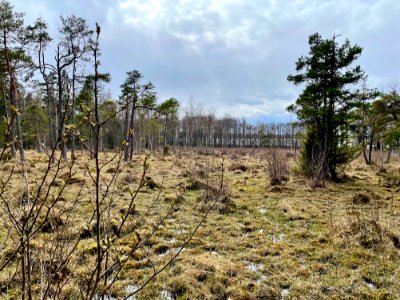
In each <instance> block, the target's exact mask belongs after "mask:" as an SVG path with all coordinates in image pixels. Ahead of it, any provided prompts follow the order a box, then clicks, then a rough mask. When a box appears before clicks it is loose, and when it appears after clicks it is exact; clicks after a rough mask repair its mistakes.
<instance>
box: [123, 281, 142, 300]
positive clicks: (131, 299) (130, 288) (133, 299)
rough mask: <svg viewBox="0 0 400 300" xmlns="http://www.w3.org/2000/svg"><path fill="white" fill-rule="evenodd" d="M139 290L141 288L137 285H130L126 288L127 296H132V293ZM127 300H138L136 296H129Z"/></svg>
mask: <svg viewBox="0 0 400 300" xmlns="http://www.w3.org/2000/svg"><path fill="white" fill-rule="evenodd" d="M138 288H139V287H138V286H137V285H134V284H129V285H128V286H127V287H126V288H125V291H126V294H127V295H129V294H132V293H133V292H134V291H136V290H137V289H138ZM127 300H136V296H135V295H132V296H129V297H128V298H127Z"/></svg>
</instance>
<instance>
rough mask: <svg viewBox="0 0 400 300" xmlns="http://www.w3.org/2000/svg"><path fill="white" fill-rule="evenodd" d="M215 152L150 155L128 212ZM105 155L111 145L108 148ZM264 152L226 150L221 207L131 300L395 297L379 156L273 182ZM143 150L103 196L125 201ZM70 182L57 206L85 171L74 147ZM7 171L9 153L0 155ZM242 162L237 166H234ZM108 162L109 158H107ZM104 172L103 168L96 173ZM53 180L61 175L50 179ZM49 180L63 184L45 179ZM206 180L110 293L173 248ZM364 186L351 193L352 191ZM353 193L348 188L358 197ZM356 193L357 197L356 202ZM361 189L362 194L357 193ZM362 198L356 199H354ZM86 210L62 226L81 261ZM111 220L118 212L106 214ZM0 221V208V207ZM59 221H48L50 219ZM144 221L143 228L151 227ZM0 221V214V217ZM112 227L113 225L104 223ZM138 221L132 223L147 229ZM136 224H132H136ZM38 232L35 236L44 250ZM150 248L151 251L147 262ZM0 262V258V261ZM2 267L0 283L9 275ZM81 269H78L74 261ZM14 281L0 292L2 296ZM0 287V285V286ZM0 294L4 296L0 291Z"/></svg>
mask: <svg viewBox="0 0 400 300" xmlns="http://www.w3.org/2000/svg"><path fill="white" fill-rule="evenodd" d="M219 154H220V152H218V151H207V152H204V151H196V152H195V151H179V152H178V153H176V154H175V156H173V155H172V156H168V157H166V158H164V159H163V158H162V157H161V156H153V157H152V158H151V160H150V168H149V171H148V174H147V176H148V179H147V180H148V181H149V182H150V181H151V180H152V181H154V183H155V184H156V185H155V186H153V184H151V183H149V185H148V186H147V187H145V188H144V190H143V192H142V193H140V197H139V199H138V200H137V201H136V206H135V211H133V212H132V214H131V217H132V219H133V220H134V219H135V218H139V217H140V214H141V213H143V212H144V211H145V210H146V208H147V206H148V204H149V201H150V199H153V198H154V197H156V195H157V194H158V193H160V192H161V194H162V196H161V197H160V199H162V201H160V202H158V203H157V205H156V207H155V211H154V212H153V214H152V215H150V216H149V218H150V220H149V224H150V225H151V222H152V221H151V219H152V218H153V217H155V215H156V213H157V212H158V211H162V210H163V209H164V208H165V207H166V206H167V205H168V203H169V202H170V201H173V200H171V199H176V197H178V196H179V195H180V191H181V190H182V189H186V188H187V187H188V186H190V185H191V184H193V182H196V180H197V181H198V182H201V183H203V184H206V183H207V180H208V177H207V176H208V175H209V174H214V173H218V168H219V161H220V158H219V156H218V155H219ZM107 155H109V154H107ZM264 156H265V153H263V152H262V150H257V151H251V150H245V149H244V150H243V149H240V150H235V151H233V150H232V151H230V152H229V151H228V152H227V153H226V154H225V157H226V170H227V171H226V180H227V182H228V183H229V186H230V192H229V196H230V201H232V203H234V209H232V210H231V211H230V212H229V213H222V212H220V211H218V210H214V211H212V212H211V214H210V215H209V217H208V219H207V221H206V223H205V225H204V226H203V227H201V229H200V230H199V231H198V233H197V234H196V236H195V238H194V239H193V241H192V242H191V243H190V245H189V247H188V248H187V249H185V250H184V251H183V252H182V254H181V255H180V256H179V257H178V259H177V261H175V262H174V264H173V265H171V266H170V267H169V268H168V269H167V270H166V271H165V272H164V273H162V274H161V275H160V277H158V279H157V280H156V281H154V282H153V283H152V284H151V285H150V286H148V287H147V288H146V289H145V290H143V291H142V292H140V294H139V295H137V297H136V298H137V299H283V298H285V299H295V298H297V299H325V298H329V299H338V298H350V299H359V298H362V299H396V298H399V297H400V276H399V272H400V264H399V263H398V262H399V261H400V260H399V258H400V257H399V256H400V250H399V247H400V245H399V237H400V216H399V214H400V193H399V190H398V189H399V187H395V186H393V187H385V186H384V184H383V180H384V179H383V178H384V176H382V175H378V174H381V173H379V169H380V168H381V166H366V165H364V164H363V162H362V160H356V161H355V162H353V163H352V164H351V165H350V166H349V167H348V168H346V170H345V172H346V176H347V179H346V181H345V182H343V183H340V184H333V183H329V184H328V185H327V187H326V188H325V189H317V190H312V189H310V188H309V184H308V183H307V182H306V181H305V180H304V179H303V178H297V177H295V176H294V175H293V174H290V180H289V182H288V183H287V184H286V185H285V187H284V188H282V189H280V190H271V187H270V186H269V178H267V176H266V175H265V171H264V170H265V169H264V168H265V161H264V159H263V157H264ZM28 157H29V159H30V161H31V164H30V170H31V171H30V173H29V176H30V178H31V180H32V181H34V180H36V179H37V180H39V179H40V178H41V176H43V170H44V169H45V162H44V158H43V156H41V155H39V154H37V153H35V152H30V153H29V154H28ZM142 160H143V157H137V158H136V159H135V161H134V162H130V163H127V164H124V166H123V169H122V171H121V174H120V175H119V182H120V184H121V188H120V190H119V191H118V195H117V196H118V197H115V202H114V204H113V205H115V206H116V207H121V209H124V207H125V206H124V204H125V202H126V199H127V198H129V188H130V187H133V186H135V185H137V184H138V183H137V180H138V179H137V178H140V173H141V163H142ZM77 163H78V168H77V169H76V172H77V173H76V174H74V176H73V178H75V181H74V182H71V184H70V185H69V186H68V187H69V188H68V190H67V191H66V192H65V194H64V195H63V197H64V198H65V201H64V202H62V203H61V204H60V205H65V206H68V204H69V203H70V199H71V197H72V196H73V195H74V193H75V192H76V191H77V190H78V189H79V188H80V186H81V185H82V184H84V185H87V186H90V181H89V180H88V178H87V176H86V175H85V171H84V170H85V164H86V165H87V164H89V165H91V164H92V162H90V161H88V159H87V158H86V157H85V156H80V157H78V161H77ZM0 164H1V165H0V170H1V171H0V173H1V176H5V175H6V174H7V172H9V170H10V169H11V168H12V165H13V164H14V162H12V161H11V162H6V163H0ZM242 166H245V168H244V167H242ZM399 166H400V164H399V163H398V162H397V161H395V162H394V163H393V164H392V165H390V166H388V165H385V168H386V173H389V174H392V173H393V175H395V174H396V173H395V172H396V170H399ZM112 167H114V166H109V168H112ZM104 176H111V175H110V173H104ZM60 180H62V178H60ZM12 183H13V184H12V186H13V187H14V189H13V190H10V191H8V193H11V194H16V195H17V194H20V190H19V187H20V185H21V182H20V181H18V178H17V177H16V178H14V179H13V182H12ZM54 184H55V189H57V185H59V184H60V185H61V184H62V182H58V183H54ZM202 188H204V186H201V185H200V186H198V188H196V189H190V190H189V189H188V190H187V191H186V193H185V195H184V197H182V199H180V202H181V203H180V206H179V210H178V211H176V212H175V213H174V214H173V215H172V216H171V217H170V218H169V219H168V220H167V222H166V223H165V224H164V225H163V226H162V227H161V228H160V230H159V231H158V232H157V233H156V235H155V236H154V237H153V238H152V239H151V241H149V245H148V247H146V248H145V249H143V251H139V252H137V253H135V255H134V257H132V258H131V259H130V260H129V262H128V263H127V265H126V268H125V269H124V271H123V273H122V275H121V278H120V282H119V283H118V284H117V285H115V286H114V287H113V291H112V292H113V296H114V297H115V298H120V297H123V296H124V295H125V294H126V292H127V291H129V290H132V289H134V288H135V287H136V286H139V285H140V282H142V281H143V280H144V279H145V278H146V277H147V276H149V275H150V274H151V272H152V270H153V266H154V265H155V266H159V265H161V263H162V262H163V261H165V260H166V259H168V257H170V256H171V255H172V254H173V253H175V252H176V251H177V250H178V248H177V247H179V245H180V242H182V241H184V239H185V237H187V236H188V234H189V233H190V232H191V230H193V228H194V226H195V225H196V223H197V221H198V219H199V218H200V217H201V216H202V212H201V209H200V206H201V202H199V199H202V197H204V195H203V190H202ZM360 194H361V195H363V197H361V198H359V196H357V195H360ZM357 197H358V198H357ZM354 199H361V201H355V200H354ZM365 199H368V200H365ZM364 200H365V201H364ZM91 210H92V206H91V203H90V202H89V200H88V198H83V199H82V200H81V203H80V205H79V208H78V209H77V211H76V214H75V215H74V218H73V220H70V221H69V222H70V224H74V226H72V227H71V228H70V229H69V230H68V233H69V234H71V235H73V234H76V233H81V232H82V231H83V230H84V228H86V230H87V231H88V232H89V233H88V232H87V235H88V237H87V238H85V239H84V240H83V241H81V242H80V244H79V251H78V253H79V255H81V257H82V260H83V261H84V260H85V259H89V260H90V259H91V256H92V254H93V253H94V251H95V248H93V247H95V243H93V242H94V240H93V238H92V237H90V228H91V227H90V226H91V225H90V224H88V223H87V221H88V220H87V214H88V212H90V211H91ZM114 218H119V216H114ZM0 220H1V217H0ZM50 221H52V223H51V224H53V226H57V224H58V223H57V222H56V221H57V220H50ZM150 225H149V226H150ZM0 226H2V223H1V221H0ZM109 226H110V230H112V224H110V225H109ZM1 228H2V230H3V231H1V230H0V253H1V254H0V258H1V257H5V256H6V255H7V253H8V251H10V250H9V249H8V248H5V249H3V248H2V246H1V245H2V241H3V240H4V239H5V238H6V232H5V231H4V229H3V227H1ZM146 228H147V227H146V226H144V227H143V228H142V229H141V231H142V232H143V233H144V232H145V231H146V230H147V229H146ZM142 232H141V233H142ZM46 237H47V236H46V233H42V234H41V235H40V236H39V238H38V239H37V240H35V245H34V246H35V247H37V249H43V247H44V246H45V244H46ZM135 238H136V237H133V236H128V237H126V238H124V239H123V240H121V242H120V244H119V245H118V247H120V249H121V250H123V249H125V248H128V249H129V247H130V246H131V245H132V244H134V243H135V241H134V240H135ZM146 251H148V252H151V258H152V260H151V261H149V255H148V254H149V253H146ZM0 260H1V259H0ZM8 271H10V270H5V271H4V272H3V273H2V274H0V287H1V286H2V281H3V280H5V278H6V277H7V276H8V274H7V273H6V272H8ZM76 272H77V274H74V276H76V277H79V276H80V275H79V272H82V273H84V267H83V266H82V267H77V268H76ZM14 292H15V291H13V290H10V291H7V295H8V296H9V297H11V295H12V294H13V293H14ZM0 293H6V291H1V290H0ZM0 295H5V294H0Z"/></svg>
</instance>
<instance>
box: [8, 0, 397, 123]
mask: <svg viewBox="0 0 400 300" xmlns="http://www.w3.org/2000/svg"><path fill="white" fill-rule="evenodd" d="M11 2H12V4H13V5H14V7H15V10H16V11H22V12H25V13H26V17H25V20H26V23H30V22H33V20H34V19H36V17H38V16H39V15H40V16H42V17H43V18H44V19H46V20H47V21H48V23H49V24H50V31H51V33H52V35H53V37H54V38H55V39H56V37H57V27H58V24H59V16H60V15H63V16H68V15H70V14H75V15H77V16H81V17H84V18H85V19H87V21H88V23H89V24H90V25H92V26H93V27H94V25H95V22H98V23H99V24H100V25H101V27H102V35H101V48H102V52H103V56H102V70H103V71H104V72H109V73H111V75H112V82H111V84H110V85H109V90H110V92H111V94H112V95H113V97H115V98H116V97H118V94H119V86H120V84H121V83H122V82H123V80H124V78H125V73H126V72H127V71H129V70H133V69H137V70H139V71H140V72H142V74H143V75H144V79H145V80H146V81H151V82H152V83H153V84H154V85H155V86H156V89H157V93H158V96H159V99H160V101H162V100H165V99H166V98H168V97H175V98H177V99H178V100H179V101H181V103H183V106H185V105H186V104H187V103H189V100H190V99H194V101H195V102H197V103H201V104H202V106H203V108H204V110H211V111H213V112H215V113H216V114H217V115H225V114H230V115H231V116H236V117H246V118H248V119H249V120H252V121H256V120H267V121H268V120H269V121H280V120H282V121H286V120H289V119H290V116H289V115H288V114H287V113H286V112H285V108H286V107H287V106H288V105H289V104H291V103H293V102H294V101H295V99H296V96H297V95H298V93H299V91H300V90H299V89H298V88H295V87H293V86H292V84H290V83H289V82H287V80H286V77H287V75H288V74H291V73H294V67H295V61H296V60H297V58H298V57H299V56H301V55H304V54H307V52H308V45H307V40H308V36H309V35H310V34H313V33H315V32H319V33H320V34H322V36H323V37H331V36H332V35H333V34H340V35H341V36H342V39H344V38H348V39H350V41H351V42H352V43H357V44H358V45H360V46H362V47H363V49H364V50H363V54H362V56H361V58H360V59H359V64H360V65H361V66H362V68H363V69H364V70H365V71H366V73H367V74H368V76H369V84H370V85H371V86H372V87H376V88H379V89H388V88H389V86H390V85H391V84H392V83H393V82H394V81H396V80H398V79H399V78H400V42H399V40H400V19H399V15H400V1H399V0H376V1H374V0H286V1H283V0H281V1H278V0H147V1H146V0H69V1H65V0H64V1H61V0H60V1H54V0H11Z"/></svg>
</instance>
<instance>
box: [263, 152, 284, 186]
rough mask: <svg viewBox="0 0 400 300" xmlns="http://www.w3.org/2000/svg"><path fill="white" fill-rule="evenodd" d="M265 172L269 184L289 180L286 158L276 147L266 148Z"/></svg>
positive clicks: (279, 183) (277, 183) (278, 183)
mask: <svg viewBox="0 0 400 300" xmlns="http://www.w3.org/2000/svg"><path fill="white" fill-rule="evenodd" d="M267 172H268V175H269V180H270V183H271V185H281V184H285V183H286V182H287V181H288V180H289V167H288V163H287V159H286V158H285V157H284V156H283V155H282V153H280V152H279V151H278V149H277V148H270V149H269V150H268V158H267Z"/></svg>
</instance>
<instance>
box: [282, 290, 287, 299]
mask: <svg viewBox="0 0 400 300" xmlns="http://www.w3.org/2000/svg"><path fill="white" fill-rule="evenodd" d="M287 295H289V289H282V291H281V299H285V298H286V296H287Z"/></svg>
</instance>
